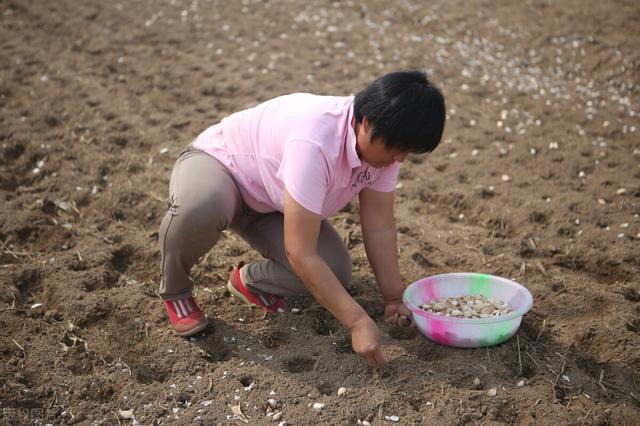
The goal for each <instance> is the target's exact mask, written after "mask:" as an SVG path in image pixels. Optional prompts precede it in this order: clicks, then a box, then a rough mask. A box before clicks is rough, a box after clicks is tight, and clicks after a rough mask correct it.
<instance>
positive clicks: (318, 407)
mask: <svg viewBox="0 0 640 426" xmlns="http://www.w3.org/2000/svg"><path fill="white" fill-rule="evenodd" d="M324 407H325V405H324V404H323V403H321V402H314V403H313V409H314V410H316V411H322V410H324Z"/></svg>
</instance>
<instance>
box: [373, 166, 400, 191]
mask: <svg viewBox="0 0 640 426" xmlns="http://www.w3.org/2000/svg"><path fill="white" fill-rule="evenodd" d="M399 172H400V163H398V162H397V161H396V162H395V163H393V164H392V165H390V166H389V167H385V168H384V169H383V170H382V173H381V174H380V177H378V179H376V180H375V181H374V182H373V183H371V185H369V188H371V189H373V190H374V191H378V192H393V191H395V189H396V184H397V182H398V173H399Z"/></svg>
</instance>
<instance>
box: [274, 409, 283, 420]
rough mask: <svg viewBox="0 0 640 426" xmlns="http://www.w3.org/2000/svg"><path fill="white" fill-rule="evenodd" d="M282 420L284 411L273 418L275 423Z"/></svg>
mask: <svg viewBox="0 0 640 426" xmlns="http://www.w3.org/2000/svg"><path fill="white" fill-rule="evenodd" d="M281 418H282V411H278V412H277V413H275V414H274V415H273V417H272V419H273V421H274V422H277V421H278V420H280V419H281Z"/></svg>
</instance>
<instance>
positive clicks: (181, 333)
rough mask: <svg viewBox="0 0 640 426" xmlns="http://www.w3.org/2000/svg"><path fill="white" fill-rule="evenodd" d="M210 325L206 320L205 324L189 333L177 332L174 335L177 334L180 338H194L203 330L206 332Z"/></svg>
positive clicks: (188, 331)
mask: <svg viewBox="0 0 640 426" xmlns="http://www.w3.org/2000/svg"><path fill="white" fill-rule="evenodd" d="M208 325H209V320H205V322H203V323H202V324H200V325H198V326H196V327H194V328H192V329H191V330H187V331H182V332H177V331H175V330H173V331H174V333H176V334H177V335H178V336H181V337H188V336H193V335H194V334H198V333H200V332H201V331H202V330H204V329H205V328H207V326H208Z"/></svg>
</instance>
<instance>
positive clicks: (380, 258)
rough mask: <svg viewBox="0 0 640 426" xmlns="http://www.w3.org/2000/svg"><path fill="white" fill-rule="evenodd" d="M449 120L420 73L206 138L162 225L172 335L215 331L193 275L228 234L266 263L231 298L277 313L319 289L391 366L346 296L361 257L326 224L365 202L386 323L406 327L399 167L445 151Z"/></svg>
mask: <svg viewBox="0 0 640 426" xmlns="http://www.w3.org/2000/svg"><path fill="white" fill-rule="evenodd" d="M444 123H445V104H444V98H443V96H442V93H441V92H440V91H439V90H438V88H437V87H435V86H434V85H433V84H432V83H431V82H430V81H429V79H428V78H427V75H426V73H424V72H422V71H415V70H410V71H401V72H394V73H391V74H387V75H385V76H383V77H380V78H378V79H377V80H376V81H374V82H373V83H372V84H371V85H370V86H369V87H367V88H366V89H365V90H363V91H362V92H360V93H358V94H357V95H356V96H355V97H353V96H348V97H333V96H316V95H312V94H306V93H296V94H291V95H286V96H281V97H278V98H275V99H272V100H270V101H267V102H265V103H263V104H260V105H258V106H256V107H254V108H251V109H248V110H245V111H241V112H238V113H235V114H232V115H231V116H229V117H227V118H225V119H223V120H222V121H221V122H220V123H218V124H216V125H214V126H212V127H210V128H208V129H207V130H205V131H204V132H203V133H202V134H200V136H198V138H197V139H196V140H195V141H194V142H193V143H192V144H191V145H190V146H189V147H187V149H185V151H184V152H183V153H182V154H181V155H180V158H179V159H178V161H177V162H176V165H175V167H174V169H173V172H172V174H171V183H170V196H171V207H170V209H169V212H168V213H167V214H166V216H165V217H164V219H163V221H162V224H161V226H160V246H161V254H162V266H161V268H162V280H161V285H160V295H161V297H162V298H163V299H164V303H165V307H166V309H167V312H168V315H169V322H170V324H171V326H172V327H173V329H174V330H175V331H176V332H177V333H178V334H179V335H182V336H188V335H192V334H195V333H197V332H199V331H201V330H202V329H204V328H205V327H206V325H207V319H206V317H205V316H204V314H203V313H202V311H201V310H200V309H199V308H198V306H197V304H196V302H195V300H194V299H193V297H192V295H191V292H192V288H193V283H192V281H191V280H190V278H189V271H190V269H191V267H192V266H193V265H194V263H195V262H196V261H197V260H198V259H199V258H200V257H201V256H202V255H204V254H205V253H206V252H207V251H209V250H210V249H211V248H212V247H213V246H214V245H215V243H216V242H217V240H218V237H219V235H220V232H221V231H222V230H224V229H227V228H229V229H231V230H232V231H234V232H236V233H237V234H238V235H240V236H241V237H242V238H243V239H245V240H246V241H247V242H248V243H249V244H251V246H252V247H253V248H254V249H256V250H257V251H258V252H259V253H260V254H261V255H262V256H264V258H265V259H264V260H260V261H255V262H252V263H249V264H246V265H242V264H241V265H238V266H237V267H235V268H234V269H233V270H232V271H231V274H230V276H229V282H228V283H227V287H228V288H229V291H230V292H231V294H233V295H234V296H235V297H236V298H237V299H239V300H240V301H242V302H244V303H246V304H249V305H255V306H258V307H260V308H262V309H264V310H266V311H269V312H278V311H279V310H281V309H284V306H285V303H284V300H283V297H286V296H290V295H300V294H306V293H307V292H308V293H311V295H312V296H313V297H314V298H315V299H316V300H317V301H318V302H319V303H320V304H322V305H323V306H324V307H325V308H326V309H327V310H328V311H329V312H331V314H333V315H334V316H335V317H336V318H337V319H338V320H339V321H340V322H341V323H342V324H343V325H344V326H345V327H346V328H347V329H349V330H350V332H351V337H352V345H353V348H354V350H355V351H356V352H357V353H359V354H361V355H363V356H364V357H365V358H366V359H367V360H368V361H369V362H370V363H371V364H372V365H376V366H379V365H382V364H384V363H385V362H386V359H385V356H384V354H383V353H382V352H381V350H380V336H379V330H378V327H377V326H376V324H375V322H374V321H373V320H372V319H371V318H370V317H369V316H368V315H367V314H366V312H365V311H364V309H363V308H362V307H361V306H360V305H358V303H357V302H356V301H355V300H354V299H353V298H351V296H350V295H349V294H348V293H347V291H346V290H345V288H344V286H345V285H346V284H347V283H348V282H349V280H350V278H351V259H350V257H349V253H348V252H347V249H346V247H345V246H344V244H343V242H342V240H341V238H340V237H339V235H338V233H337V232H336V231H335V229H334V228H333V227H332V226H331V225H330V223H329V222H328V221H327V218H328V217H330V216H331V215H333V214H335V213H336V212H338V211H339V210H340V209H341V208H342V207H344V206H345V205H346V204H347V203H348V202H349V201H350V200H351V199H352V198H353V197H354V196H355V195H358V197H359V202H360V223H361V227H362V233H363V239H364V244H365V250H366V253H367V257H368V259H369V262H370V264H371V266H372V269H373V272H374V274H375V277H376V280H377V282H378V285H379V287H380V290H381V293H382V298H383V301H384V304H385V320H386V321H387V322H389V323H391V324H395V325H401V324H402V323H405V322H406V319H407V317H408V316H409V311H408V310H407V309H406V307H404V306H403V304H402V292H403V290H404V285H403V284H402V280H401V277H400V272H399V267H398V258H397V245H396V227H395V222H394V218H393V202H394V190H395V186H396V181H397V177H398V171H399V168H400V163H402V162H403V161H404V160H405V158H406V157H407V155H408V154H409V153H427V152H431V151H432V150H433V149H435V148H436V146H437V145H438V143H439V142H440V139H441V137H442V132H443V129H444Z"/></svg>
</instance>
